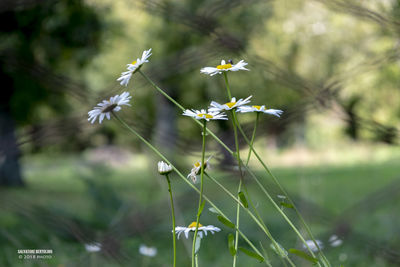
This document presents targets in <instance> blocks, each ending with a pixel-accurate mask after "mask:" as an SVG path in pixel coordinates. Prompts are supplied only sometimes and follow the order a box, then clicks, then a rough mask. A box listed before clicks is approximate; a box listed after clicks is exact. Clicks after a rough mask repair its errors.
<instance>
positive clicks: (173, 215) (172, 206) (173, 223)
mask: <svg viewBox="0 0 400 267" xmlns="http://www.w3.org/2000/svg"><path fill="white" fill-rule="evenodd" d="M165 178H167V182H168V192H169V197H170V200H171V212H172V243H173V246H174V265H173V266H174V267H175V266H176V233H175V227H176V225H175V210H174V200H173V198H172V189H171V181H170V180H169V177H168V174H166V175H165Z"/></svg>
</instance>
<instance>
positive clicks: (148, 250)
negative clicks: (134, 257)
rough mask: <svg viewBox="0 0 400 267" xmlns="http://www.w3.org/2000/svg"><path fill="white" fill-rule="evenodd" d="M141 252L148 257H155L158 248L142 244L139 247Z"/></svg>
mask: <svg viewBox="0 0 400 267" xmlns="http://www.w3.org/2000/svg"><path fill="white" fill-rule="evenodd" d="M139 253H140V254H142V255H143V256H147V257H154V256H156V255H157V248H156V247H148V246H146V245H144V244H141V245H140V247H139Z"/></svg>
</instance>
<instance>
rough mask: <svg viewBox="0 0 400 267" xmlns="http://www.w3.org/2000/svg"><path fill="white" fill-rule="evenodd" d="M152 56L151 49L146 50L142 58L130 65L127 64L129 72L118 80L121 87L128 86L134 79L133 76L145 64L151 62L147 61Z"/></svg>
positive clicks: (123, 73)
mask: <svg viewBox="0 0 400 267" xmlns="http://www.w3.org/2000/svg"><path fill="white" fill-rule="evenodd" d="M150 56H151V48H150V49H149V50H145V51H143V53H142V57H141V58H138V59H136V60H135V61H133V62H132V63H130V64H126V68H127V71H124V72H122V73H121V76H120V77H119V78H118V79H117V81H119V82H120V84H121V85H123V86H127V85H128V83H129V80H130V79H131V77H132V74H134V73H135V72H137V71H138V70H139V69H140V68H141V67H142V65H143V64H144V63H146V62H149V61H148V60H147V59H148V58H149V57H150Z"/></svg>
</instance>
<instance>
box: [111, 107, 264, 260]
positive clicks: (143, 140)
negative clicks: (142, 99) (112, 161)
mask: <svg viewBox="0 0 400 267" xmlns="http://www.w3.org/2000/svg"><path fill="white" fill-rule="evenodd" d="M113 115H114V116H115V117H116V118H117V120H118V121H119V122H120V123H121V124H122V125H123V126H124V127H125V128H127V129H128V130H129V131H130V132H131V133H133V134H134V135H135V136H136V137H138V138H139V139H140V140H141V141H142V142H143V143H144V144H145V145H147V146H148V147H149V148H150V149H151V150H153V152H154V153H156V154H157V155H158V156H159V157H160V158H161V159H162V160H163V161H165V162H166V163H168V164H169V165H171V166H172V168H173V169H174V171H175V172H176V173H177V174H178V176H179V177H180V178H181V179H182V180H183V181H184V182H185V183H186V184H187V185H188V186H190V187H191V188H192V189H193V190H194V191H196V193H197V194H199V195H200V190H199V189H198V188H197V187H195V186H194V185H193V184H192V183H191V182H189V181H188V179H187V178H186V177H185V176H184V175H183V174H182V173H181V172H180V171H179V170H178V169H177V168H176V167H175V166H174V165H173V164H172V163H171V162H170V161H169V160H168V159H167V158H166V157H165V156H164V155H163V154H162V153H161V152H159V151H158V150H157V148H155V147H154V146H153V145H152V144H150V143H149V142H148V141H147V140H146V139H144V138H143V137H142V136H141V135H140V134H139V133H138V132H137V131H135V130H134V129H133V128H132V127H130V126H129V125H128V124H126V122H125V121H123V120H122V119H121V118H120V117H119V116H118V115H117V114H115V113H113ZM203 198H204V200H205V201H207V202H208V204H210V205H211V207H213V208H214V209H215V210H216V211H217V212H218V214H220V215H221V216H223V217H225V218H229V217H228V216H227V215H226V214H225V213H224V212H222V210H220V209H219V208H218V207H217V205H215V204H214V202H212V201H211V200H210V199H209V198H208V197H207V196H206V195H203ZM237 230H238V231H239V234H240V236H241V237H242V238H243V239H244V240H245V241H246V242H247V244H248V245H249V246H250V247H251V248H252V249H253V250H254V251H255V252H257V253H258V254H260V255H261V252H260V251H259V250H258V249H257V248H256V246H255V245H254V244H253V243H252V242H251V241H250V240H249V239H248V238H247V237H246V235H245V234H243V232H242V231H240V230H239V229H237Z"/></svg>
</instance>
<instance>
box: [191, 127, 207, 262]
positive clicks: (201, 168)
mask: <svg viewBox="0 0 400 267" xmlns="http://www.w3.org/2000/svg"><path fill="white" fill-rule="evenodd" d="M206 129H207V121H206V120H203V132H202V136H203V142H202V149H201V166H200V197H199V207H198V209H197V217H196V230H195V231H194V236H193V246H192V267H194V264H195V257H196V255H195V254H197V253H195V247H196V246H195V245H196V239H197V232H198V230H199V221H200V216H201V213H202V202H203V181H204V155H205V153H206ZM196 266H197V265H196Z"/></svg>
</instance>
